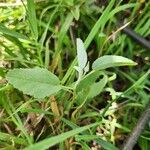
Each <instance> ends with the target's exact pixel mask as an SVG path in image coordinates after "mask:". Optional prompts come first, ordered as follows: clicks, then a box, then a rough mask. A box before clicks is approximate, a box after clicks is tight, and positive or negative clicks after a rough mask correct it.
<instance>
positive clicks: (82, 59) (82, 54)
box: [77, 38, 87, 70]
mask: <svg viewBox="0 0 150 150" xmlns="http://www.w3.org/2000/svg"><path fill="white" fill-rule="evenodd" d="M77 58H78V66H79V67H80V68H81V69H82V70H83V69H84V67H85V66H86V63H87V53H86V50H85V48H84V44H83V42H82V40H81V39H79V38H78V39H77Z"/></svg>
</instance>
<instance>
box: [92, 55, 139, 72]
mask: <svg viewBox="0 0 150 150" xmlns="http://www.w3.org/2000/svg"><path fill="white" fill-rule="evenodd" d="M134 65H137V63H135V62H134V61H132V60H130V59H128V58H125V57H122V56H116V55H106V56H102V57H100V58H98V59H96V60H95V61H94V63H93V64H92V69H93V70H103V69H107V68H110V67H116V66H134Z"/></svg>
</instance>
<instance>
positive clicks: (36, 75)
mask: <svg viewBox="0 0 150 150" xmlns="http://www.w3.org/2000/svg"><path fill="white" fill-rule="evenodd" d="M6 79H7V80H8V82H9V83H10V84H12V85H13V86H14V87H15V88H17V89H18V90H21V91H23V93H24V94H28V95H31V96H34V97H35V98H44V97H46V96H49V95H52V94H55V93H57V92H58V91H59V90H60V89H61V86H60V81H59V79H58V78H57V76H55V75H54V74H52V73H51V72H49V71H48V70H46V69H43V68H38V67H37V68H33V69H13V70H10V71H9V72H8V73H7V75H6Z"/></svg>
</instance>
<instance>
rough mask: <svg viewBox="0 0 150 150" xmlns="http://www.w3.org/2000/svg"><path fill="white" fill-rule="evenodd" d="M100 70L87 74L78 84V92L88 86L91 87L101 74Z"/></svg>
mask: <svg viewBox="0 0 150 150" xmlns="http://www.w3.org/2000/svg"><path fill="white" fill-rule="evenodd" d="M100 74H101V72H100V71H94V72H91V73H89V74H88V75H86V76H85V77H84V78H83V79H82V80H81V81H80V82H79V83H78V85H77V87H76V90H77V92H80V91H82V90H84V89H85V88H87V87H90V86H91V85H92V84H93V83H94V82H95V81H96V79H97V78H98V77H99V76H100Z"/></svg>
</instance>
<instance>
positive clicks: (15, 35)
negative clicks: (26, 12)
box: [0, 23, 29, 40]
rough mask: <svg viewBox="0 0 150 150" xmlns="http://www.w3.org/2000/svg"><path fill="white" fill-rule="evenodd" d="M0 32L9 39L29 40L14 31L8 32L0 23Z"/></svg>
mask: <svg viewBox="0 0 150 150" xmlns="http://www.w3.org/2000/svg"><path fill="white" fill-rule="evenodd" d="M0 32H2V33H3V34H5V35H9V36H11V37H15V38H17V39H23V40H29V39H28V37H26V36H25V35H23V34H21V33H18V32H16V31H14V30H10V29H9V28H7V27H5V26H4V25H3V24H1V23H0Z"/></svg>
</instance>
